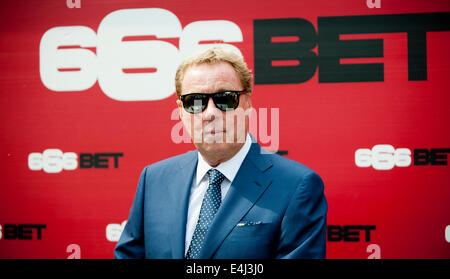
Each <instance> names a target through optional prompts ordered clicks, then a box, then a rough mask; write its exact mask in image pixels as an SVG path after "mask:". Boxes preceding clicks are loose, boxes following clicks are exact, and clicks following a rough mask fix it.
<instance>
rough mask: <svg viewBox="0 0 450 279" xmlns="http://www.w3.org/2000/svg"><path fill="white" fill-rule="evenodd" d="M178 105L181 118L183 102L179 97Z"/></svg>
mask: <svg viewBox="0 0 450 279" xmlns="http://www.w3.org/2000/svg"><path fill="white" fill-rule="evenodd" d="M177 106H178V114H179V115H180V119H181V116H182V115H181V112H182V111H181V110H182V109H183V102H182V101H181V100H180V99H178V98H177Z"/></svg>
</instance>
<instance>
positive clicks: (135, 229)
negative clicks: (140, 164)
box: [114, 167, 148, 259]
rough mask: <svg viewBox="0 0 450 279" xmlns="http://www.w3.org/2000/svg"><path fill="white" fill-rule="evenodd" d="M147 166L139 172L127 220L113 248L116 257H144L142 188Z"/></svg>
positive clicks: (143, 187)
mask: <svg viewBox="0 0 450 279" xmlns="http://www.w3.org/2000/svg"><path fill="white" fill-rule="evenodd" d="M147 168H148V167H146V168H144V170H143V171H142V173H141V176H140V178H139V183H138V186H137V190H136V194H135V197H134V201H133V205H132V206H131V209H130V214H129V216H128V221H127V223H126V225H125V228H124V230H123V232H122V234H121V236H120V239H119V242H118V243H117V245H116V248H115V249H114V258H116V259H139V258H144V257H145V247H144V222H143V221H144V210H143V209H144V192H145V191H144V189H145V179H146V174H147Z"/></svg>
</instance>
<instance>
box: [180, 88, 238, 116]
mask: <svg viewBox="0 0 450 279" xmlns="http://www.w3.org/2000/svg"><path fill="white" fill-rule="evenodd" d="M244 92H245V91H244V90H241V91H235V90H227V91H221V92H216V93H213V94H203V93H190V94H186V95H181V96H180V100H181V102H183V107H184V109H185V110H186V111H187V112H189V113H200V112H203V111H204V110H205V109H206V107H207V106H208V102H209V98H212V99H213V102H214V104H215V105H216V107H217V108H218V109H220V110H222V111H229V110H234V109H236V108H237V107H238V106H239V96H240V95H241V94H243V93H244Z"/></svg>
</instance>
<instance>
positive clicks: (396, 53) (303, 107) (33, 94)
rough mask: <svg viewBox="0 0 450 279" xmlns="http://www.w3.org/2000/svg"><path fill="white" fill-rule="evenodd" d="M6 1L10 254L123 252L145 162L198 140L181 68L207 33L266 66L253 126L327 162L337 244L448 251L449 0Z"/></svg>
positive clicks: (276, 144)
mask: <svg viewBox="0 0 450 279" xmlns="http://www.w3.org/2000/svg"><path fill="white" fill-rule="evenodd" d="M367 2H369V3H367ZM378 3H379V4H380V7H379V8H377V7H376V4H378ZM78 4H80V5H79V6H78V7H77V5H78ZM0 6H1V8H0V13H1V16H0V18H1V19H0V20H1V24H0V28H1V34H2V38H1V41H0V61H1V65H2V67H0V71H1V74H0V90H1V94H0V98H1V101H0V121H1V127H2V129H1V130H0V139H1V143H2V145H1V153H0V177H1V182H0V185H1V187H0V225H1V230H0V258H80V257H81V258H112V257H113V249H114V247H115V245H116V241H117V237H118V235H119V234H120V229H121V226H120V224H122V222H123V221H125V220H126V219H127V218H128V212H129V208H130V206H131V203H132V199H133V196H134V193H135V189H136V185H137V181H138V177H139V174H140V172H141V171H142V169H143V168H144V167H145V166H146V165H148V164H151V163H153V162H157V161H159V160H162V159H164V158H167V157H170V156H173V155H177V154H180V153H183V152H186V151H188V150H192V149H193V148H194V146H193V145H192V143H177V141H179V140H177V139H176V137H174V136H173V132H174V131H178V130H177V129H178V128H179V127H180V126H179V123H180V121H179V119H176V118H175V117H171V116H172V112H173V111H174V109H175V107H176V104H175V101H176V95H175V94H174V88H173V87H172V86H173V84H172V78H173V74H174V70H173V69H174V67H176V65H177V63H178V62H179V60H180V59H181V58H182V57H183V56H184V55H186V54H187V53H189V52H190V51H192V50H194V49H196V48H198V47H204V46H207V45H208V44H211V43H224V44H226V45H228V46H234V47H235V50H236V49H237V50H239V51H240V53H241V54H242V55H243V56H244V58H245V60H246V61H247V63H248V65H249V67H250V68H251V69H252V71H253V72H254V74H255V76H256V80H255V85H254V93H253V99H252V103H253V106H254V108H255V110H256V112H257V117H258V123H259V124H260V125H262V126H263V128H264V127H267V126H268V127H269V128H268V130H269V131H268V135H270V139H271V140H272V141H271V142H269V143H268V142H266V137H265V136H264V134H263V131H264V129H263V130H261V126H260V127H259V128H260V129H258V130H253V131H254V135H255V137H256V138H257V139H258V140H259V141H260V142H261V143H262V145H263V146H266V147H268V148H269V149H272V150H274V151H275V150H278V151H280V153H281V154H283V156H286V157H288V158H290V159H293V160H296V161H299V162H301V163H303V164H305V165H307V166H309V167H311V168H312V169H314V170H316V171H317V172H318V173H319V174H320V176H321V177H322V178H323V180H324V182H325V194H326V196H327V200H328V204H329V210H328V225H329V227H328V236H327V238H328V241H327V257H328V258H448V257H449V256H450V243H449V241H450V227H448V228H447V226H448V225H450V205H449V197H450V187H449V186H450V185H449V183H450V182H449V181H450V180H449V178H450V175H449V174H450V172H449V167H448V154H449V152H450V132H449V130H448V120H449V116H450V112H449V105H450V97H449V89H450V85H449V83H448V78H449V76H450V70H449V58H450V55H449V51H448V50H449V49H450V36H449V35H450V33H449V31H450V24H449V22H450V20H449V18H450V15H449V14H450V12H449V11H450V5H449V3H448V1H444V0H431V1H425V2H424V1H419V0H417V1H416V0H414V1H385V0H381V1H370V0H369V1H366V0H346V1H325V0H320V1H290V0H278V1H235V0H229V1H226V2H223V1H204V0H201V1H200V0H199V1H195V3H192V2H191V1H182V0H169V1H167V0H164V1H162V0H161V1H141V0H131V1H125V0H117V1H86V0H81V1H66V0H58V1H55V0H46V1H38V2H37V1H5V2H2V3H1V4H0ZM370 6H373V7H372V8H370ZM354 16H356V17H354ZM44 34H45V35H44ZM347 64H348V66H346V65H347ZM355 64H359V65H362V66H361V67H359V66H355ZM264 109H267V111H269V112H271V113H268V116H267V117H268V119H269V123H268V124H265V123H263V121H261V119H263V118H264V114H265V111H264ZM277 113H278V116H279V122H277V121H276V120H277V119H276V117H275V116H276V114H277ZM270 119H275V120H274V121H275V122H274V123H275V124H274V125H273V126H272V127H271V125H270ZM261 123H263V124H261ZM258 132H259V133H258ZM380 145H382V146H380ZM55 149H56V150H55ZM58 150H59V151H58ZM111 224H112V225H111ZM114 224H115V225H114ZM352 226H353V227H352ZM354 226H357V227H354Z"/></svg>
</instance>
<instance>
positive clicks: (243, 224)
mask: <svg viewBox="0 0 450 279" xmlns="http://www.w3.org/2000/svg"><path fill="white" fill-rule="evenodd" d="M260 224H263V222H261V221H257V222H239V223H238V224H237V225H236V227H243V226H254V225H260Z"/></svg>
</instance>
